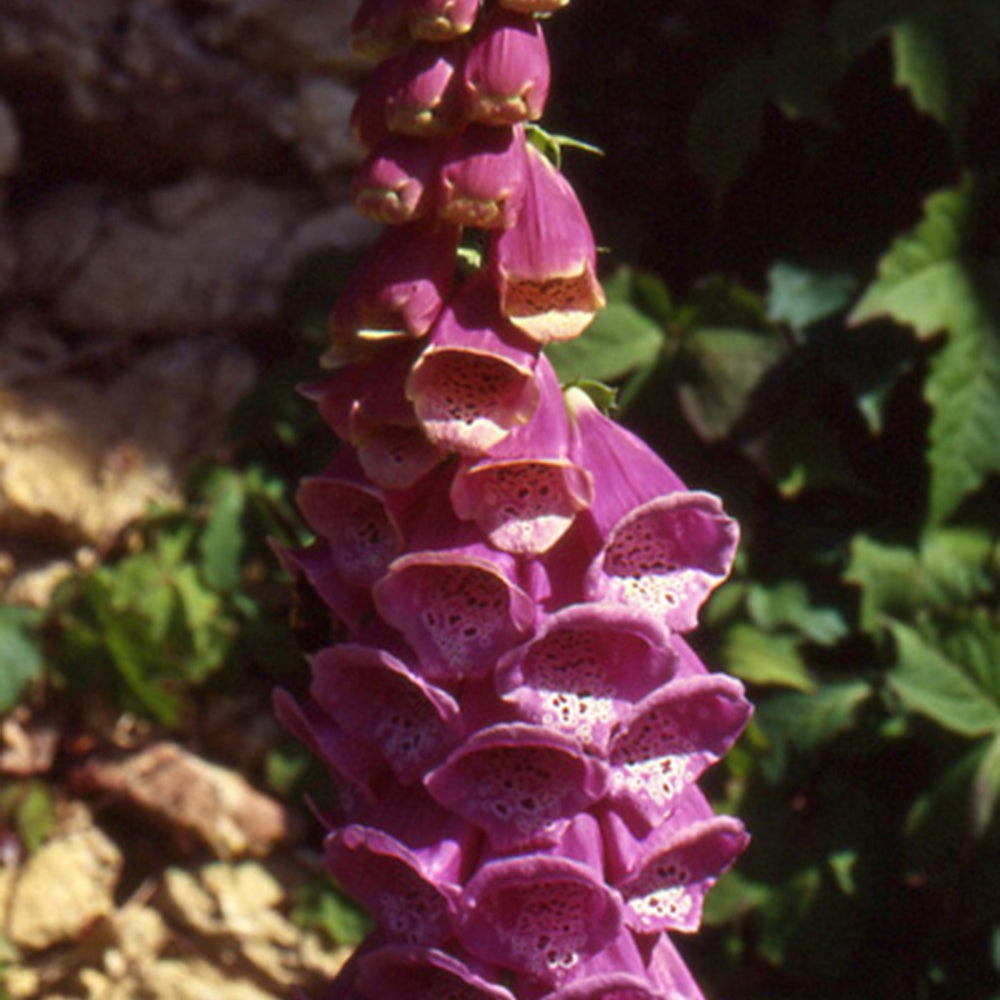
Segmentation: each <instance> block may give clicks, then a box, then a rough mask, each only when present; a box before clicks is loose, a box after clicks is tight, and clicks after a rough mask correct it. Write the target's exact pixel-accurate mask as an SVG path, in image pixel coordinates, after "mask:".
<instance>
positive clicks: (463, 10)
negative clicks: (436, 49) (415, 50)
mask: <svg viewBox="0 0 1000 1000" xmlns="http://www.w3.org/2000/svg"><path fill="white" fill-rule="evenodd" d="M479 7H480V0H406V14H407V19H408V23H409V26H410V34H411V35H412V36H413V37H414V38H419V39H420V40H421V41H425V42H446V41H449V40H450V39H452V38H457V37H458V36H459V35H464V34H466V33H467V32H469V31H471V30H472V26H473V25H474V24H475V23H476V18H477V17H479Z"/></svg>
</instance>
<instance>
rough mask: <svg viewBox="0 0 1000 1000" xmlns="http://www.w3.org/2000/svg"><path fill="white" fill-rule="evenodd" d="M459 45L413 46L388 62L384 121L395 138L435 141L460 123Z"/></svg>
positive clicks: (460, 66) (460, 48) (460, 49)
mask: <svg viewBox="0 0 1000 1000" xmlns="http://www.w3.org/2000/svg"><path fill="white" fill-rule="evenodd" d="M462 59H463V47H462V44H461V42H460V41H459V42H444V43H442V44H434V43H431V42H416V43H415V44H413V45H411V46H410V47H409V48H408V49H406V50H405V51H404V52H402V53H401V54H400V55H398V56H396V57H395V58H393V59H392V60H391V64H392V65H391V68H390V70H389V71H388V74H389V79H390V81H391V83H390V85H389V86H388V87H387V88H386V89H387V95H386V102H385V120H386V124H387V125H388V127H389V131H390V132H393V133H395V134H396V135H409V136H416V137H419V138H434V137H437V136H443V135H448V134H450V133H451V132H453V131H454V130H455V129H456V128H457V127H458V125H459V124H460V122H461V105H460V100H461V97H460V90H459V86H460V76H461V68H462Z"/></svg>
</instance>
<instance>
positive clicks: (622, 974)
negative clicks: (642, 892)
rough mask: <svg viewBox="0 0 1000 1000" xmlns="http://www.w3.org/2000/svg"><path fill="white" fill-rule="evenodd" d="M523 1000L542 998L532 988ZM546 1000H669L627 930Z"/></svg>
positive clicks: (593, 956)
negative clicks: (651, 978)
mask: <svg viewBox="0 0 1000 1000" xmlns="http://www.w3.org/2000/svg"><path fill="white" fill-rule="evenodd" d="M527 985H528V989H527V990H524V991H522V992H523V993H524V995H523V996H522V997H521V1000H532V998H533V997H536V996H541V992H543V991H540V992H537V993H536V992H534V991H532V990H531V988H530V984H527ZM542 1000H667V995H666V994H665V993H662V992H661V991H660V990H658V989H657V988H656V987H655V986H654V985H653V984H652V983H651V982H650V980H649V977H648V976H647V974H646V967H645V962H644V961H643V957H642V954H641V953H640V951H639V948H638V947H637V946H636V943H635V938H634V937H633V936H632V933H631V932H630V931H629V930H628V929H627V928H625V927H623V928H622V929H621V931H619V933H618V936H617V937H616V938H615V939H614V940H613V941H612V942H611V943H610V944H609V945H608V946H607V947H605V948H602V949H601V950H600V951H598V952H596V953H595V954H593V955H589V956H587V957H586V958H584V960H583V961H582V962H581V963H580V966H579V978H577V979H574V980H572V981H571V982H569V983H567V984H566V985H564V986H561V987H560V988H559V989H557V990H554V991H553V992H551V993H545V994H544V997H542Z"/></svg>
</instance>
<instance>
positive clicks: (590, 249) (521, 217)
mask: <svg viewBox="0 0 1000 1000" xmlns="http://www.w3.org/2000/svg"><path fill="white" fill-rule="evenodd" d="M526 162H527V168H528V169H527V174H526V177H525V187H524V197H523V199H522V201H521V208H520V211H519V214H518V224H517V225H516V226H512V227H511V228H510V229H504V230H499V231H498V232H497V233H496V235H495V236H494V238H493V243H492V246H491V248H490V270H491V273H492V275H493V276H494V280H495V281H496V283H497V287H498V288H499V290H500V310H501V312H502V313H503V314H504V316H506V317H507V319H509V320H510V322H511V323H513V324H514V325H515V326H516V327H518V328H519V329H521V330H523V331H524V332H525V333H527V334H528V336H530V337H532V338H533V339H535V340H537V341H538V342H539V343H542V344H545V343H548V342H549V341H554V340H556V341H558V340H571V339H572V338H573V337H576V336H577V335H578V334H580V333H582V332H583V330H584V329H585V327H586V326H587V324H588V323H590V321H591V320H592V319H593V318H594V314H595V313H596V312H597V310H598V309H601V308H602V307H603V306H604V291H603V290H602V288H601V286H600V283H599V282H598V280H597V275H596V256H597V254H596V250H595V247H594V236H593V233H592V232H591V231H590V225H589V224H588V223H587V218H586V216H585V215H584V213H583V209H582V208H581V207H580V202H579V201H577V198H576V195H575V194H574V192H573V189H572V188H571V187H570V186H569V184H568V182H567V181H566V179H565V178H564V177H563V176H562V174H560V173H559V171H558V170H556V168H555V167H554V166H553V165H552V164H551V163H549V161H548V160H547V159H546V158H545V157H544V156H543V155H542V154H541V153H539V152H538V150H536V149H535V148H534V147H533V146H532V145H530V144H529V145H528V147H527V159H526Z"/></svg>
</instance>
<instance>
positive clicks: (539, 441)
mask: <svg viewBox="0 0 1000 1000" xmlns="http://www.w3.org/2000/svg"><path fill="white" fill-rule="evenodd" d="M565 2H566V0H499V2H498V3H497V4H493V5H491V6H489V7H488V8H485V12H484V9H483V8H484V7H485V5H482V4H481V3H480V0H395V2H390V0H365V2H364V3H363V4H362V6H361V9H360V10H359V11H358V14H357V16H356V18H355V21H354V25H353V30H354V37H355V47H356V49H357V50H358V51H360V52H365V53H369V54H372V55H373V56H375V57H376V58H383V59H384V61H383V62H382V63H381V65H379V66H377V67H376V68H375V69H374V71H373V72H372V73H371V75H370V76H369V77H368V79H367V81H366V82H365V85H364V87H363V88H362V91H361V93H360V95H359V97H358V100H357V103H356V105H355V108H354V112H353V114H352V124H353V126H354V128H355V130H356V132H357V133H358V135H359V137H360V139H361V141H362V142H363V143H365V145H366V146H367V147H368V148H369V149H370V150H371V152H370V155H369V156H368V158H367V160H366V161H365V163H364V165H363V166H362V168H361V169H360V171H359V173H358V175H357V177H356V178H355V181H354V185H353V195H354V198H355V201H356V203H357V205H358V207H359V208H360V209H361V210H362V211H363V212H364V213H366V214H368V215H369V216H370V217H372V218H374V219H377V220H379V221H382V222H385V223H387V224H389V226H390V228H389V229H387V230H386V231H385V232H384V233H383V234H382V235H381V236H380V237H379V239H378V240H377V241H376V243H375V244H374V245H373V247H372V248H371V250H370V251H369V252H368V253H367V254H366V255H365V257H364V259H363V260H362V263H361V265H360V266H359V267H358V269H357V270H356V271H355V273H354V274H353V275H352V277H351V278H350V279H349V281H348V282H347V284H346V286H345V288H344V289H343V292H342V293H341V297H340V299H339V300H338V302H337V304H336V306H335V307H334V310H333V313H332V316H331V319H330V333H331V341H332V346H331V347H330V350H329V351H328V352H327V353H326V355H325V356H324V362H325V363H326V365H327V366H328V367H329V368H330V369H331V371H330V373H329V374H328V375H327V376H326V377H325V378H324V379H322V380H320V381H318V382H316V383H315V384H313V385H310V386H307V387H305V389H304V390H303V391H304V392H305V394H306V395H307V396H308V397H309V398H310V399H312V400H314V401H315V403H316V404H317V406H318V409H319V412H320V414H321V416H322V418H323V419H324V421H325V422H326V423H327V424H328V425H329V427H330V428H331V429H332V431H333V433H334V434H335V435H336V436H337V437H338V438H339V439H340V442H341V443H340V450H339V452H338V454H337V455H336V457H335V458H334V460H333V461H332V462H330V464H329V465H328V466H327V468H326V469H324V470H323V471H321V472H320V473H318V474H317V475H314V476H310V477H308V478H306V479H305V480H304V481H303V483H302V484H301V486H300V489H299V494H298V504H299V508H300V509H301V511H302V514H303V516H304V518H305V520H306V522H307V523H308V525H309V526H310V528H311V529H312V530H313V531H314V532H315V535H316V540H315V541H314V542H313V543H312V544H311V545H309V546H307V547H305V548H301V549H282V548H280V547H276V552H277V554H278V558H279V559H280V560H281V561H282V563H283V565H285V567H286V568H287V569H288V570H289V571H290V572H291V573H292V574H293V576H295V578H296V579H297V581H298V582H299V583H300V584H301V585H308V586H310V587H312V588H313V590H314V591H315V592H316V594H317V595H318V597H319V598H320V600H321V601H322V602H323V604H324V605H325V607H326V608H327V609H328V612H329V619H330V630H329V641H330V644H329V645H328V646H327V647H325V648H322V649H319V651H318V652H315V653H314V654H313V655H312V657H311V659H310V669H311V674H312V681H311V684H310V687H309V694H308V697H307V698H306V700H305V701H304V703H302V704H298V703H296V702H295V701H294V700H293V699H292V698H291V697H290V696H289V695H287V694H285V693H283V692H279V693H278V694H277V695H276V697H275V705H276V710H277V713H278V716H279V718H281V720H282V721H283V722H284V723H285V725H286V726H287V727H288V728H289V730H290V731H291V732H292V733H293V734H295V735H296V736H297V737H298V738H299V739H300V740H302V742H303V743H305V744H306V745H307V746H308V747H309V748H310V749H311V750H312V752H313V753H314V754H315V755H316V756H317V757H318V758H319V759H320V760H321V761H322V762H323V764H325V766H326V768H327V770H328V772H329V774H330V777H331V779H332V780H333V782H334V783H335V784H336V786H337V796H336V801H337V806H336V807H335V808H334V810H333V811H332V813H331V814H330V815H328V816H324V817H323V821H324V822H325V823H326V824H328V830H329V832H328V834H327V836H326V839H325V851H324V858H325V862H326V866H327V868H328V869H329V871H330V872H331V874H332V875H333V877H335V878H336V879H337V880H338V882H339V883H340V885H341V886H342V887H343V888H344V889H345V890H346V891H347V892H349V893H350V894H351V895H353V896H354V897H355V898H356V899H358V900H359V902H361V903H362V904H363V905H364V906H366V907H367V908H368V910H369V911H370V912H371V914H372V917H373V919H374V922H375V929H374V930H373V932H372V934H371V935H370V937H369V938H368V939H367V940H366V941H365V942H364V943H363V944H362V945H361V946H360V947H359V948H358V950H357V952H356V953H355V955H354V956H353V957H352V959H351V960H350V961H349V962H348V963H347V964H346V965H345V967H344V969H343V970H342V972H341V973H340V974H339V975H338V977H337V978H336V980H335V981H334V983H332V984H331V987H330V989H329V991H328V992H327V994H326V995H325V996H324V997H323V998H317V1000H386V998H394V1000H395V998H399V1000H441V998H446V997H447V998H452V1000H703V998H702V995H701V993H700V991H699V990H698V987H697V985H696V984H695V983H694V981H693V979H692V977H691V975H690V973H689V972H688V970H687V967H686V966H685V964H684V962H683V959H682V958H681V956H680V955H679V954H678V952H677V950H676V948H675V947H674V945H673V943H672V940H671V937H670V935H671V934H676V933H684V934H688V933H692V932H694V931H695V930H697V929H698V927H699V925H700V922H701V916H702V911H703V907H704V900H705V895H706V893H707V892H708V891H709V890H710V888H711V887H712V885H713V884H714V883H715V881H716V880H717V879H718V878H719V877H720V875H722V873H723V872H724V871H725V870H726V869H727V868H728V867H729V866H730V865H731V864H732V863H733V862H734V861H735V859H736V858H737V856H738V855H739V854H740V853H741V852H742V851H743V849H744V848H745V846H746V843H747V839H748V838H747V834H746V831H745V830H744V828H743V825H742V823H740V821H739V820H737V819H735V818H733V817H730V816H717V815H715V813H714V812H713V810H712V807H711V805H710V803H709V802H708V800H707V799H706V798H705V796H704V795H703V794H702V792H701V791H700V789H699V788H698V784H697V783H698V781H699V779H700V777H701V775H702V773H703V772H704V771H705V770H706V769H707V768H709V767H711V766H712V765H713V764H714V763H715V762H716V761H718V760H719V758H720V757H721V756H722V755H723V754H725V753H726V752H727V751H728V750H729V748H730V747H731V746H732V744H733V742H734V741H735V740H736V739H737V737H738V736H739V734H740V732H741V731H742V730H743V728H744V727H745V726H746V724H747V722H748V720H749V718H750V714H751V709H750V706H749V704H748V702H747V701H746V698H745V696H744V692H743V688H742V685H741V684H740V683H739V682H738V681H736V680H734V679H733V678H731V677H727V676H725V675H723V674H717V673H710V672H709V671H708V670H707V668H706V667H705V665H704V664H703V663H702V662H701V660H700V659H699V658H698V656H697V654H696V653H695V652H694V650H693V649H692V648H691V646H690V645H688V644H687V642H686V641H685V640H684V638H683V637H682V635H681V633H682V632H686V631H688V630H690V629H693V628H694V627H695V625H696V624H697V619H698V613H699V609H700V608H701V605H702V604H703V602H704V601H705V599H706V597H707V596H708V594H709V593H710V592H711V590H712V589H713V588H714V587H716V586H717V585H718V584H719V583H720V582H721V581H722V580H723V579H724V578H725V577H726V576H727V575H728V573H729V570H730V567H731V566H732V561H733V557H734V552H735V548H736V544H737V540H738V529H737V526H736V524H735V522H734V521H732V520H731V519H730V518H729V517H728V516H727V515H726V514H725V512H724V511H723V509H722V505H721V503H720V502H719V500H718V499H717V498H716V497H714V496H711V495H710V494H707V493H704V492H699V491H696V490H690V489H688V488H687V486H686V485H685V484H684V483H683V482H682V481H681V479H680V478H679V477H678V476H677V475H676V473H674V471H673V470H672V469H671V468H670V467H669V466H668V465H667V464H666V463H665V462H663V461H662V460H661V459H660V458H659V457H658V456H657V455H656V454H655V453H654V452H653V451H652V450H651V449H650V448H649V447H648V446H647V445H645V444H644V443H643V442H642V441H641V440H640V439H639V438H637V437H636V436H635V435H634V434H631V433H630V432H628V431H626V430H625V429H623V428H622V427H621V426H619V425H618V424H616V423H615V422H614V421H612V420H610V419H609V418H608V417H606V416H604V415H603V414H602V413H600V411H599V410H598V409H597V408H596V406H595V405H594V404H593V402H592V401H591V400H590V398H589V397H587V396H586V395H585V394H584V393H583V392H582V391H581V390H579V389H575V388H570V389H568V390H564V389H563V388H562V387H561V386H560V385H559V382H558V378H557V376H556V373H555V371H554V369H553V367H552V365H551V364H550V362H549V361H548V359H547V358H546V357H545V355H544V354H543V353H542V348H543V346H544V345H545V344H547V343H549V342H552V341H561V340H567V339H569V338H571V337H575V336H576V335H578V334H579V333H580V332H582V331H583V329H584V328H585V327H586V325H587V324H588V323H589V322H590V320H591V318H592V317H593V315H594V314H595V312H596V311H597V310H598V309H600V308H601V307H602V305H603V303H604V293H603V291H602V289H601V285H600V283H599V282H598V280H597V275H596V250H595V247H594V238H593V234H592V233H591V230H590V227H589V224H588V223H587V219H586V217H585V216H584V213H583V210H582V208H581V206H580V204H579V202H578V200H577V198H576V195H575V194H574V192H573V190H572V188H571V186H570V184H569V182H568V181H567V179H566V178H565V177H564V176H563V175H562V174H561V173H560V171H559V170H558V169H557V168H556V167H555V166H554V165H553V164H552V163H551V162H549V160H548V159H547V158H546V156H544V155H543V154H542V153H541V152H539V150H538V149H537V148H536V147H535V146H534V145H532V144H531V143H530V142H528V141H527V139H526V134H527V133H526V129H525V125H524V124H523V123H524V122H525V121H530V120H533V119H535V118H537V117H538V116H539V115H540V114H541V112H542V109H543V107H544V104H545V100H546V97H547V94H548V87H549V62H548V53H547V51H546V47H545V41H544V37H543V35H542V25H543V21H544V19H543V18H541V17H539V16H538V15H542V14H547V13H550V12H552V11H554V10H556V9H558V8H559V7H562V6H565ZM463 230H476V231H478V238H477V237H476V234H473V237H474V238H473V240H471V241H464V236H463ZM460 240H463V241H464V246H463V248H462V249H461V250H460V249H459V244H460ZM477 243H479V245H484V246H486V248H487V249H486V255H485V256H486V260H485V264H480V262H479V261H478V259H477V257H476V252H475V251H473V250H472V246H474V245H476V244H477ZM303 1000H305V998H303Z"/></svg>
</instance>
